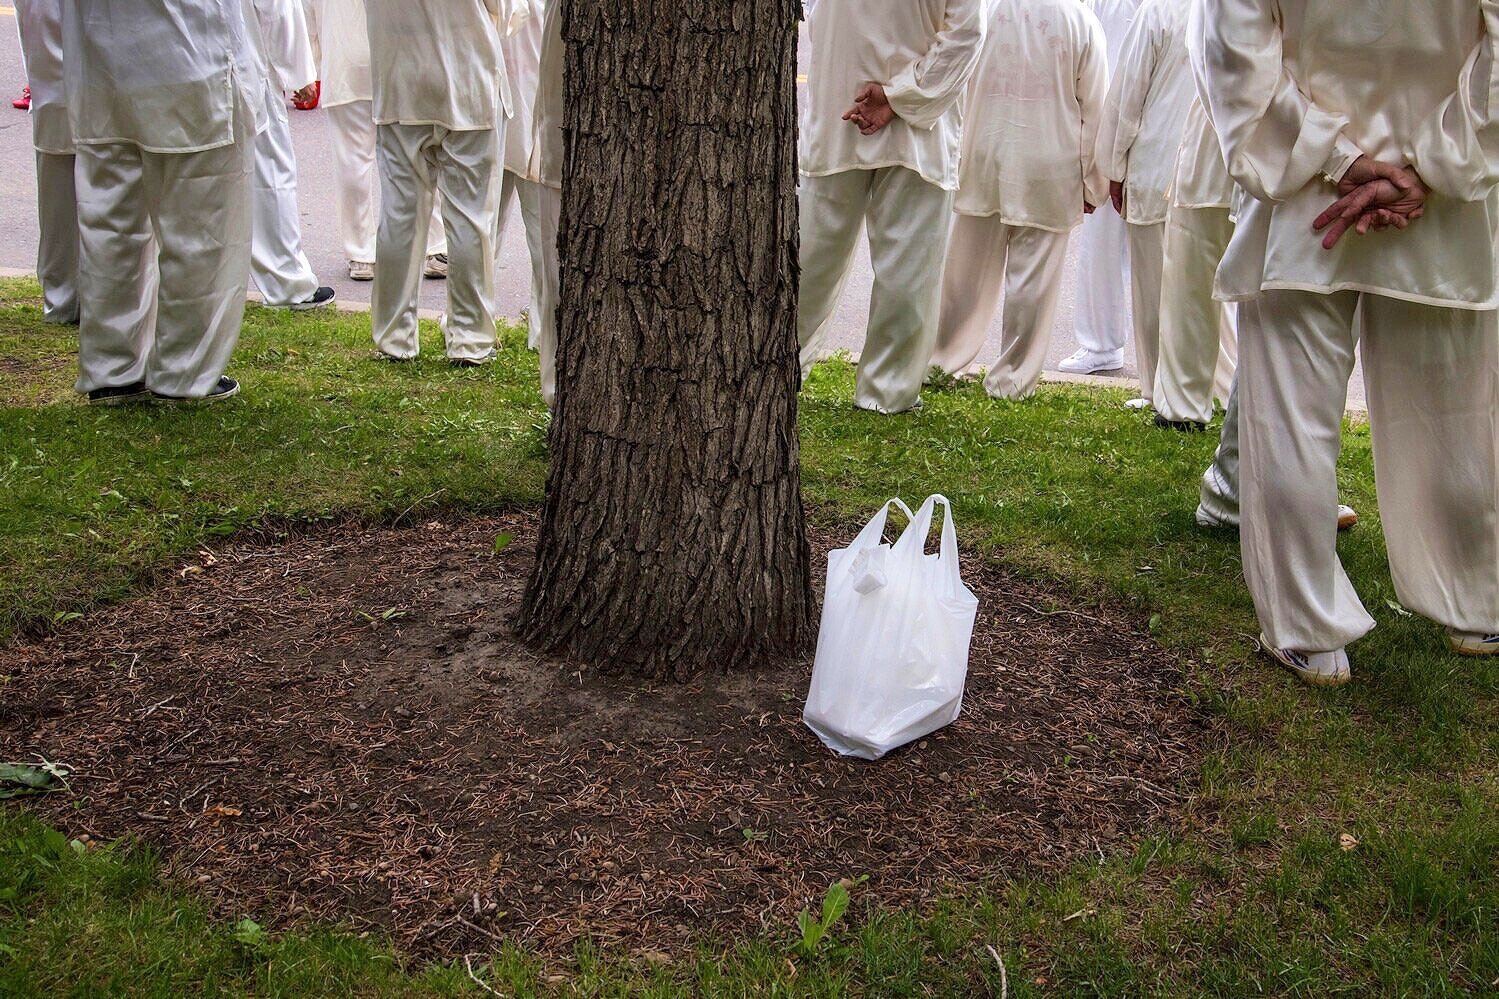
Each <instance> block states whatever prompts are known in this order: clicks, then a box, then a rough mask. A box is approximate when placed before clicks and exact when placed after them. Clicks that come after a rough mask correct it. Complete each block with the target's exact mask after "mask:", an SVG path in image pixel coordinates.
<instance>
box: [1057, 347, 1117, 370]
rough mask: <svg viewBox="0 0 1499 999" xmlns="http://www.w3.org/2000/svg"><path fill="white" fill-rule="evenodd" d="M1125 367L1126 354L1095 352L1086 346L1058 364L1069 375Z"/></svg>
mask: <svg viewBox="0 0 1499 999" xmlns="http://www.w3.org/2000/svg"><path fill="white" fill-rule="evenodd" d="M1122 367H1124V355H1123V354H1122V353H1121V354H1119V355H1117V356H1116V355H1113V354H1095V353H1093V351H1091V350H1088V349H1087V348H1086V347H1084V348H1082V349H1080V350H1079V351H1078V352H1077V353H1075V354H1073V355H1072V356H1071V357H1069V358H1067V359H1066V360H1064V361H1062V362H1061V363H1060V364H1058V365H1057V370H1058V371H1065V372H1067V373H1068V374H1069V375H1091V374H1095V373H1097V372H1099V371H1118V370H1119V369H1120V368H1122Z"/></svg>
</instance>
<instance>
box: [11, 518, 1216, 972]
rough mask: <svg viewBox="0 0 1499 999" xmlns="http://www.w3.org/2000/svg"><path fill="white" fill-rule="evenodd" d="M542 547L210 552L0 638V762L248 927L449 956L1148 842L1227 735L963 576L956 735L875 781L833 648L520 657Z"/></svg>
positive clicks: (1114, 629) (1140, 640)
mask: <svg viewBox="0 0 1499 999" xmlns="http://www.w3.org/2000/svg"><path fill="white" fill-rule="evenodd" d="M535 530H536V523H535V520H534V517H533V516H532V515H530V514H515V515H510V516H506V517H498V518H485V519H469V520H461V521H441V522H433V523H429V524H425V525H419V526H413V527H405V528H365V527H362V526H343V527H336V528H323V529H318V530H315V531H314V530H299V531H294V532H292V533H291V534H290V535H288V536H281V537H279V538H269V537H267V538H260V539H258V540H240V541H234V542H231V543H228V544H227V545H225V546H224V547H223V548H221V549H219V550H217V551H213V552H208V551H205V552H203V553H201V554H200V556H199V557H198V558H197V559H196V560H194V561H193V562H191V563H190V564H186V565H183V566H181V567H179V570H178V571H177V572H175V573H173V574H172V575H171V576H170V577H169V578H166V579H164V580H163V582H162V583H161V585H159V586H158V587H157V588H156V589H155V590H154V591H152V592H150V593H148V594H146V595H145V596H143V597H141V598H139V599H134V600H131V601H128V602H126V603H123V604H120V605H118V606H114V607H111V608H107V609H104V610H101V611H98V612H96V613H94V614H92V615H90V616H89V617H87V618H86V619H84V620H81V621H77V622H74V623H72V624H70V625H68V626H66V627H65V628H64V629H63V630H62V631H61V633H59V634H57V635H53V636H51V637H48V638H45V639H40V640H36V641H34V642H31V643H29V644H21V645H17V646H13V647H10V648H3V649H0V691H3V696H0V759H3V760H25V759H28V758H30V759H35V757H36V756H41V757H44V758H46V759H48V760H53V761H58V762H62V763H66V764H69V765H71V766H73V767H74V768H76V776H75V778H74V779H73V780H72V795H71V796H65V795H53V796H49V797H47V798H43V799H34V802H35V804H34V805H33V807H35V808H37V809H38V810H39V811H40V812H41V813H42V814H43V815H44V816H45V817H46V818H47V819H48V820H49V821H52V822H54V823H56V824H58V825H59V826H60V827H61V828H63V829H64V830H65V831H67V832H68V833H69V834H70V835H78V834H83V833H87V834H88V835H89V836H91V837H93V838H94V839H97V840H110V839H114V838H117V837H120V836H122V835H136V836H139V837H140V838H141V839H142V840H144V841H146V842H148V843H150V844H153V845H155V846H157V847H159V848H161V849H162V850H163V852H164V855H165V857H166V858H167V865H168V870H169V872H170V873H171V874H172V875H173V876H176V877H178V878H180V879H182V880H184V881H186V882H189V883H195V884H200V885H201V886H202V888H203V889H204V890H206V891H207V892H208V893H210V895H211V896H212V897H213V898H214V900H215V903H216V905H217V907H218V909H219V910H220V912H222V913H223V914H225V915H228V916H232V917H238V916H242V915H252V916H254V917H255V918H256V919H258V920H261V921H262V922H266V923H270V924H273V925H277V924H283V923H286V922H288V921H295V920H298V919H301V918H307V917H316V918H323V919H337V920H344V921H348V922H352V923H353V924H355V925H357V926H363V927H369V928H380V929H384V930H387V931H389V932H390V933H391V934H392V935H393V936H394V937H395V939H396V940H397V942H398V943H399V944H400V945H402V946H403V947H405V948H407V949H409V950H411V951H412V952H415V953H422V954H430V955H434V956H438V955H453V954H458V953H462V952H464V951H466V950H473V949H476V948H477V949H484V948H486V947H489V946H492V945H493V944H494V943H495V942H496V941H498V940H501V939H504V940H513V941H516V942H519V943H525V944H527V945H529V946H532V947H536V948H539V949H542V950H544V951H554V952H555V951H560V950H563V949H566V948H568V947H569V946H570V945H571V944H572V943H573V942H575V941H576V940H578V939H580V938H589V939H592V940H593V941H595V942H597V943H600V944H617V945H620V946H623V947H627V948H634V949H650V950H656V951H664V952H667V953H672V952H679V951H681V950H683V949H684V948H687V947H690V945H691V941H692V940H693V939H694V938H696V937H698V936H700V935H702V934H721V935H732V934H738V933H744V932H754V931H757V930H759V929H761V928H762V927H770V928H777V930H778V931H779V930H780V928H788V929H789V927H790V926H791V925H792V923H793V921H794V919H795V914H796V912H797V910H799V909H800V908H801V907H802V906H803V905H807V904H812V905H814V907H815V905H816V903H817V901H818V900H819V899H820V898H821V896H822V894H823V893H824V891H825V890H826V889H827V887H828V885H829V884H830V883H831V882H833V881H836V880H838V879H841V878H847V877H856V876H858V875H863V874H867V875H869V876H870V880H869V882H868V883H867V884H865V885H864V886H862V887H861V888H859V889H858V891H857V896H858V898H859V899H860V901H861V903H862V904H869V905H881V906H921V905H924V904H926V903H929V902H931V901H932V900H934V899H936V898H937V897H939V896H941V895H942V894H944V893H949V892H954V891H962V890H964V889H966V888H971V887H972V886H974V885H975V884H978V883H981V882H983V881H985V880H986V879H991V878H995V877H1004V876H1009V875H1013V874H1017V873H1024V872H1035V871H1040V870H1045V869H1051V868H1055V867H1058V866H1060V865H1063V864H1065V863H1068V862H1069V861H1072V860H1076V859H1078V858H1080V857H1082V856H1085V855H1097V854H1098V852H1099V851H1106V850H1108V849H1109V848H1110V846H1111V844H1112V845H1114V846H1116V847H1122V846H1127V845H1128V843H1129V842H1130V840H1131V838H1132V837H1137V836H1138V835H1139V834H1140V833H1141V832H1142V831H1143V830H1145V829H1146V828H1147V827H1148V826H1150V825H1152V824H1156V823H1159V822H1162V821H1169V818H1170V814H1171V812H1172V810H1173V808H1174V807H1175V806H1177V805H1178V804H1179V803H1180V802H1181V801H1182V795H1183V794H1184V793H1185V789H1186V788H1187V787H1188V785H1189V782H1190V781H1191V780H1193V779H1194V777H1195V774H1196V771H1197V766H1198V763H1199V761H1200V759H1201V754H1202V750H1203V746H1204V744H1205V742H1206V727H1205V722H1204V720H1203V718H1202V715H1201V714H1200V712H1199V710H1198V709H1196V708H1194V707H1193V706H1192V700H1191V698H1189V697H1188V695H1187V692H1186V690H1185V683H1186V681H1185V679H1184V677H1183V673H1182V670H1181V667H1180V665H1179V664H1178V663H1177V662H1176V661H1175V660H1174V659H1173V658H1172V657H1170V656H1168V655H1166V654H1165V653H1163V652H1162V650H1161V649H1160V648H1159V646H1157V645H1156V644H1155V643H1154V642H1152V641H1151V640H1150V639H1149V637H1148V636H1146V635H1145V634H1143V633H1142V632H1141V631H1140V629H1139V627H1138V625H1137V624H1136V623H1134V622H1132V621H1131V620H1130V619H1129V617H1128V616H1127V615H1124V614H1121V613H1119V612H1117V611H1113V610H1107V609H1105V610H1098V609H1096V608H1094V607H1092V606H1087V607H1080V606H1079V605H1078V604H1077V603H1076V598H1075V597H1067V596H1065V595H1060V594H1057V593H1052V592H1048V591H1047V590H1046V589H1045V588H1044V587H1042V586H1040V585H1038V584H1036V583H1032V582H1026V581H1021V580H1018V579H1016V578H1013V577H1011V576H1008V575H1006V574H1005V573H1004V572H1002V571H1000V570H999V569H997V568H995V567H993V566H992V565H990V564H987V563H984V562H982V561H980V560H977V559H970V560H968V562H967V564H966V569H965V578H966V579H967V581H968V583H969V585H970V586H971V587H972V588H973V589H974V590H975V592H977V593H978V594H979V598H980V613H979V623H978V629H977V631H976V633H975V635H974V641H973V654H972V660H971V671H970V675H969V686H968V693H967V697H966V702H965V707H964V712H963V715H962V717H961V718H960V720H959V721H958V722H957V723H956V724H955V725H953V726H951V727H950V728H948V729H946V730H944V731H942V732H940V733H938V734H936V735H933V736H931V737H930V738H928V739H925V740H923V741H921V742H920V743H919V744H918V745H914V746H909V747H907V748H906V749H904V750H901V751H898V752H896V753H894V754H892V755H890V756H889V757H886V759H885V760H883V761H881V762H879V763H875V764H869V763H863V762H853V761H847V760H843V759H840V758H838V757H836V756H834V755H833V754H832V753H830V752H829V751H827V750H826V749H825V748H823V746H822V745H821V744H820V743H819V742H818V741H817V739H816V738H815V737H814V736H813V735H812V734H811V733H810V732H809V731H807V730H806V729H805V728H803V727H802V725H801V722H800V711H801V706H802V699H803V697H804V696H805V693H806V688H807V681H808V677H809V674H810V669H811V664H810V661H806V662H797V663H792V664H787V665H785V666H783V667H781V668H778V669H775V670H771V671H769V672H763V673H759V674H757V675H752V676H746V675H737V674H727V675H712V676H705V677H703V678H701V679H700V680H699V681H697V682H695V683H692V684H688V685H656V684H647V683H642V682H637V681H631V680H626V679H621V678H619V677H614V676H601V675H596V674H594V673H592V672H590V671H587V670H581V669H579V668H578V667H577V666H576V665H571V664H568V663H564V662H558V661H553V660H549V659H546V658H543V657H539V656H538V655H536V654H535V653H534V652H533V651H532V650H530V649H528V648H525V647H522V646H519V645H518V644H517V643H516V642H515V641H514V640H513V639H512V638H511V636H510V633H509V628H508V625H507V621H508V619H509V617H510V615H511V614H512V613H513V610H514V608H515V607H516V606H517V605H518V602H519V599H520V592H521V588H522V587H523V585H524V582H525V578H526V572H527V571H528V569H529V567H530V564H531V561H532V545H533V543H534V537H535ZM502 532H508V533H512V534H513V535H514V541H513V542H512V543H511V544H510V546H509V547H508V548H506V549H505V550H504V551H503V552H502V553H500V554H498V555H497V554H495V551H494V549H495V538H496V536H497V535H498V534H500V533H502ZM853 533H854V532H853V531H846V532H837V533H836V534H835V535H828V536H821V537H815V538H814V548H815V550H816V551H818V552H826V551H827V550H828V549H829V548H831V547H839V546H841V545H843V544H846V543H847V539H848V538H850V537H852V535H853ZM818 561H819V562H821V561H822V560H821V558H820V557H819V559H818ZM824 564H825V563H824ZM819 585H820V583H819ZM1058 608H1061V609H1058ZM1069 608H1070V609H1069ZM7 678H8V679H7Z"/></svg>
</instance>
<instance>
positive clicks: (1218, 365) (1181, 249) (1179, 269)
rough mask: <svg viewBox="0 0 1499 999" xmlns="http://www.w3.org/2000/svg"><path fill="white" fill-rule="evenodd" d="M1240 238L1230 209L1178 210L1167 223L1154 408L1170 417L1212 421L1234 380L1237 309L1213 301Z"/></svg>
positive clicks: (1200, 421) (1172, 213)
mask: <svg viewBox="0 0 1499 999" xmlns="http://www.w3.org/2000/svg"><path fill="white" fill-rule="evenodd" d="M1233 233H1234V224H1233V222H1232V221H1230V220H1229V217H1228V209H1227V208H1175V207H1173V208H1172V209H1171V217H1170V218H1169V219H1168V220H1167V222H1166V247H1165V251H1164V256H1163V266H1162V273H1161V316H1160V330H1161V336H1160V344H1159V350H1160V356H1159V360H1158V361H1157V363H1156V375H1155V392H1154V394H1153V396H1152V398H1151V403H1152V405H1153V406H1154V407H1155V411H1156V413H1158V414H1159V415H1161V416H1163V417H1165V418H1166V419H1168V420H1178V421H1194V422H1197V423H1207V422H1209V421H1210V420H1212V418H1213V399H1214V397H1215V396H1217V397H1218V398H1227V395H1228V387H1227V385H1226V384H1220V383H1219V382H1218V378H1219V377H1226V379H1227V380H1231V379H1232V378H1233V365H1234V362H1235V360H1236V357H1237V337H1236V335H1235V331H1234V325H1233V320H1232V310H1233V307H1232V306H1229V305H1225V304H1223V303H1222V302H1217V301H1214V299H1213V278H1214V276H1215V275H1216V274H1217V272H1218V264H1219V262H1220V261H1221V260H1222V259H1223V253H1224V251H1225V250H1227V249H1228V241H1229V239H1230V238H1232V236H1233Z"/></svg>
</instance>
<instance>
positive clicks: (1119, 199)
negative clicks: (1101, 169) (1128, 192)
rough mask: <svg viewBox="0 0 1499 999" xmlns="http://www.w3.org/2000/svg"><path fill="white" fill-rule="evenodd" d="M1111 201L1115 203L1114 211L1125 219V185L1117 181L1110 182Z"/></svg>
mask: <svg viewBox="0 0 1499 999" xmlns="http://www.w3.org/2000/svg"><path fill="white" fill-rule="evenodd" d="M1109 200H1110V201H1112V202H1113V203H1114V211H1116V212H1118V213H1119V217H1120V218H1124V185H1123V184H1121V183H1119V181H1117V180H1111V181H1109Z"/></svg>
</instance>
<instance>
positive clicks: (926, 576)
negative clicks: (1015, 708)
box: [802, 496, 978, 760]
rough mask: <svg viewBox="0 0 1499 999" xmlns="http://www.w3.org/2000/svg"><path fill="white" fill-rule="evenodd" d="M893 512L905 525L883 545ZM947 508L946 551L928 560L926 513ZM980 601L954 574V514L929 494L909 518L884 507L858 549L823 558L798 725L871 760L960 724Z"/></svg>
mask: <svg viewBox="0 0 1499 999" xmlns="http://www.w3.org/2000/svg"><path fill="white" fill-rule="evenodd" d="M892 503H893V504H895V505H896V506H898V507H900V509H901V510H902V511H904V512H905V514H906V516H907V517H909V518H910V520H911V523H910V526H909V527H907V528H906V532H905V533H904V534H903V535H901V537H900V540H899V541H897V542H896V543H895V544H894V545H888V544H884V543H883V541H882V535H883V534H884V532H885V518H886V515H887V514H888V513H889V510H890V505H891V504H892ZM938 503H941V504H942V506H943V510H944V514H945V516H944V517H943V524H942V550H941V552H940V553H938V554H936V555H928V554H926V539H927V535H928V534H929V533H930V532H931V529H932V514H933V511H934V509H935V507H936V505H937V504H938ZM977 613H978V598H977V597H975V596H974V595H973V591H971V590H969V589H968V587H966V586H964V585H963V580H962V577H961V576H960V575H959V572H958V535H957V530H956V528H955V527H954V526H953V519H952V507H951V505H950V504H949V503H948V502H947V498H946V497H944V496H932V497H930V498H928V499H927V501H926V502H925V503H924V504H922V507H921V509H920V510H919V511H918V512H917V513H916V514H915V516H912V515H911V510H910V508H909V507H907V506H906V505H905V504H904V503H902V502H901V501H900V500H898V499H893V500H891V501H890V502H889V503H886V504H885V505H884V506H883V507H881V508H880V512H879V513H877V514H875V516H874V519H873V520H871V521H870V522H869V524H868V526H867V527H865V528H864V530H863V531H861V532H859V536H858V537H857V538H855V539H854V543H853V544H852V545H850V546H849V547H847V548H844V549H841V550H838V551H833V552H830V553H828V586H827V596H826V598H825V600H824V601H823V606H822V630H821V632H820V633H819V634H818V636H817V662H816V664H815V665H814V666H813V668H812V689H811V690H810V691H809V692H808V694H807V707H806V710H805V711H803V712H802V721H804V722H805V723H806V725H807V727H808V728H810V729H811V730H812V731H813V732H816V733H817V736H818V738H820V739H821V740H822V741H823V742H824V743H826V744H827V746H828V748H830V749H834V750H837V751H838V752H839V753H842V754H843V755H845V756H857V757H859V758H861V759H866V760H877V759H879V758H880V757H881V756H884V755H885V754H886V753H888V752H890V750H892V749H894V748H896V747H897V746H902V745H905V744H906V743H908V742H910V741H912V740H913V739H919V738H921V737H922V736H924V735H927V734H929V733H931V732H935V731H936V730H937V729H939V728H941V727H943V726H944V725H949V724H951V723H952V722H953V720H954V719H956V718H957V717H958V712H959V711H961V710H962V707H963V683H964V681H965V680H966V679H967V676H968V643H969V641H970V640H971V639H972V637H973V622H974V618H975V617H976V615H977Z"/></svg>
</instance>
